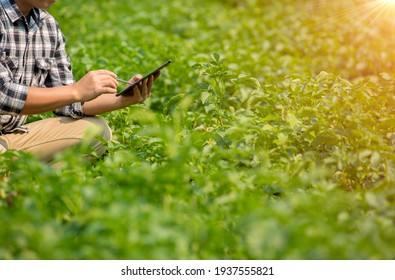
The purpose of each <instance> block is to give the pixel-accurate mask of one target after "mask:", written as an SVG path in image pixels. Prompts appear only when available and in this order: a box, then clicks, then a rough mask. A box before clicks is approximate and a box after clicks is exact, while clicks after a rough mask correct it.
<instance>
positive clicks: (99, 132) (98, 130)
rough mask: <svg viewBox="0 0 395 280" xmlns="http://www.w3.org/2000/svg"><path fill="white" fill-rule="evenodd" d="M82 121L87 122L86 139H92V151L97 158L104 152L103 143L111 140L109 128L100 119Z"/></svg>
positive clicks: (89, 118) (104, 146)
mask: <svg viewBox="0 0 395 280" xmlns="http://www.w3.org/2000/svg"><path fill="white" fill-rule="evenodd" d="M84 121H87V122H88V123H89V125H88V126H87V128H86V134H87V135H88V137H89V138H90V137H92V139H93V140H92V142H93V143H92V144H93V149H94V151H95V152H96V154H97V155H98V156H101V155H103V154H104V153H105V152H106V145H105V143H106V142H108V141H110V140H111V139H112V132H111V128H110V127H109V126H108V124H107V122H106V121H105V120H104V119H102V118H100V117H86V118H84Z"/></svg>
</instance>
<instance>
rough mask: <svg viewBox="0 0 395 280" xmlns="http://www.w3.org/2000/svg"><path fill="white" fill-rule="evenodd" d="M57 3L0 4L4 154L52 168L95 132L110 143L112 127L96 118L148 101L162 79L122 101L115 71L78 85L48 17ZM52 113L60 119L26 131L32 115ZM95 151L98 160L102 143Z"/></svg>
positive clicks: (16, 0)
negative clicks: (17, 153) (27, 156)
mask: <svg viewBox="0 0 395 280" xmlns="http://www.w3.org/2000/svg"><path fill="white" fill-rule="evenodd" d="M55 2H56V0H0V19H1V23H0V153H3V152H5V151H7V150H9V149H12V150H22V151H27V152H30V153H33V154H35V155H37V156H38V158H40V159H41V160H43V161H45V162H49V163H51V164H53V163H54V162H53V159H54V155H55V154H56V153H57V152H59V151H62V150H64V149H67V148H69V147H72V146H74V145H76V144H78V143H80V142H81V141H82V139H83V137H84V133H85V131H86V130H87V129H89V128H90V127H98V128H99V129H100V131H101V134H100V136H102V137H104V138H105V139H106V140H109V139H110V138H111V130H110V129H109V127H108V125H107V123H106V122H105V121H104V120H103V119H101V118H99V117H94V116H95V115H98V114H101V113H105V112H109V111H113V110H117V109H121V108H124V107H127V106H130V105H132V104H136V103H139V102H142V101H144V100H145V99H147V98H148V97H149V96H150V92H151V88H152V86H153V83H154V81H155V79H156V78H157V77H158V76H159V74H158V75H155V76H151V77H150V78H149V79H147V80H146V81H145V82H141V83H140V84H139V86H138V87H135V88H134V91H133V93H131V94H128V95H121V96H119V97H117V96H115V93H116V92H117V86H118V82H117V80H116V77H117V76H116V74H114V73H112V72H111V71H108V70H97V71H91V72H89V73H88V74H86V75H85V76H84V77H83V78H82V79H81V80H79V81H78V82H75V81H74V78H73V75H72V72H71V64H70V60H69V57H68V56H67V54H66V51H65V40H64V37H63V35H62V32H61V31H60V29H59V26H58V24H57V22H56V21H55V19H54V18H53V17H52V16H51V15H50V14H49V13H48V12H46V11H45V9H47V8H49V7H50V6H51V5H52V4H53V3H55ZM140 78H141V75H136V76H134V77H133V78H132V79H131V80H130V81H136V80H138V79H140ZM48 111H54V112H55V114H56V115H57V116H58V117H55V118H48V119H45V120H40V121H37V122H33V123H30V124H26V125H25V121H26V118H27V116H28V115H33V114H40V113H44V112H48ZM92 146H93V148H94V149H95V150H96V153H97V154H98V155H101V154H103V153H104V151H105V148H104V146H103V145H102V144H101V142H100V141H98V140H97V141H95V142H93V143H92Z"/></svg>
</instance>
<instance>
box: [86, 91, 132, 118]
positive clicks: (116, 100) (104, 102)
mask: <svg viewBox="0 0 395 280" xmlns="http://www.w3.org/2000/svg"><path fill="white" fill-rule="evenodd" d="M129 105H130V104H129V103H128V104H125V103H124V102H122V98H120V97H117V96H115V94H103V95H100V96H99V97H98V98H96V99H93V100H90V101H88V102H85V103H84V106H83V108H84V114H85V115H87V116H94V115H100V114H103V113H107V112H111V111H114V110H118V109H121V108H124V107H127V106H129Z"/></svg>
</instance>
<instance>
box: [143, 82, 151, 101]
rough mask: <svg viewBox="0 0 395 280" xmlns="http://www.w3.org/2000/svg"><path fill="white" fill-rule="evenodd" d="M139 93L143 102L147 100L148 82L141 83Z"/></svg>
mask: <svg viewBox="0 0 395 280" xmlns="http://www.w3.org/2000/svg"><path fill="white" fill-rule="evenodd" d="M141 93H142V97H143V99H144V100H145V99H147V98H148V96H149V92H148V81H143V82H142V85H141Z"/></svg>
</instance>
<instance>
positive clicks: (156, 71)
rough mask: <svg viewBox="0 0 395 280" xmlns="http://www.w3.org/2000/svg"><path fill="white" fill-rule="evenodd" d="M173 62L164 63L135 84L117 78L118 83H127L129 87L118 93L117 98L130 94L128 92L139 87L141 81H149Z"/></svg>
mask: <svg viewBox="0 0 395 280" xmlns="http://www.w3.org/2000/svg"><path fill="white" fill-rule="evenodd" d="M172 62H173V61H172V60H168V61H166V62H165V63H163V64H162V65H161V66H159V67H158V68H156V69H154V70H152V71H151V72H150V73H148V74H147V75H145V76H144V77H142V78H141V79H139V80H137V81H135V82H132V83H131V82H127V81H125V80H122V79H119V78H117V80H118V81H120V82H124V83H127V84H128V86H127V87H126V88H124V89H123V90H122V91H120V92H118V93H117V94H116V96H120V95H123V94H125V93H128V92H130V91H132V90H133V88H134V87H135V86H136V85H138V84H139V83H140V82H141V81H143V80H145V79H148V78H149V77H150V76H152V75H155V74H156V73H158V72H159V71H160V70H161V69H163V68H165V67H167V66H168V65H169V64H170V63H172Z"/></svg>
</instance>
